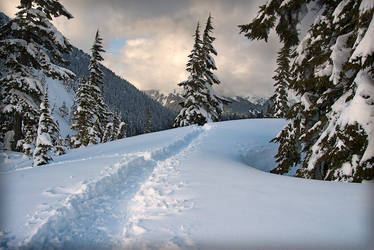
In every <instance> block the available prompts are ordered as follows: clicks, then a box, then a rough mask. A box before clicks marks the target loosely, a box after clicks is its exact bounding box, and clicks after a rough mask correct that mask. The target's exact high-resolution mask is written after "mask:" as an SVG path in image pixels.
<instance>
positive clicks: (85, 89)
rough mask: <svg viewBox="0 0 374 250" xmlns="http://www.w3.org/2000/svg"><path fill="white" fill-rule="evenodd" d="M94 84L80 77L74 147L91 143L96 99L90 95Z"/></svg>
mask: <svg viewBox="0 0 374 250" xmlns="http://www.w3.org/2000/svg"><path fill="white" fill-rule="evenodd" d="M91 88H92V85H89V84H87V82H86V81H85V79H84V78H83V77H81V78H80V81H79V87H78V90H77V93H76V99H75V101H74V103H75V105H76V109H75V111H74V113H73V115H72V121H73V124H72V130H75V131H76V132H77V133H76V134H75V135H73V136H72V138H71V140H72V145H73V147H74V148H78V147H82V146H87V145H88V144H89V143H90V131H91V130H92V127H93V117H94V113H93V107H92V105H94V104H95V100H94V99H93V98H92V96H91V95H90V94H91V93H90V90H91Z"/></svg>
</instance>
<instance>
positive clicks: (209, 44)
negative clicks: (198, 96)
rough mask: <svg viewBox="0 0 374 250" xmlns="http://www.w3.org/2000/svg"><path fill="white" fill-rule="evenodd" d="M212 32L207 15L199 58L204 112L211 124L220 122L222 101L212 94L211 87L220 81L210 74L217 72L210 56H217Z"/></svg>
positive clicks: (210, 20)
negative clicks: (204, 87) (205, 98)
mask: <svg viewBox="0 0 374 250" xmlns="http://www.w3.org/2000/svg"><path fill="white" fill-rule="evenodd" d="M212 32H213V26H212V16H211V15H210V14H209V17H208V20H207V22H206V26H205V30H204V33H203V45H202V48H201V56H202V58H203V60H204V67H203V72H202V74H203V76H204V78H205V86H206V88H207V90H208V94H207V99H208V102H207V105H206V108H207V109H206V110H207V113H208V120H212V121H213V122H217V121H220V120H221V114H222V112H223V101H224V100H223V99H222V98H220V97H219V96H217V95H216V94H215V93H214V89H213V85H214V84H217V85H218V84H220V83H221V82H220V80H219V79H218V77H217V76H216V75H215V74H214V73H213V72H212V71H213V70H217V67H216V63H215V61H214V58H213V56H212V54H213V55H215V56H217V51H216V49H215V48H214V47H213V42H214V40H216V38H214V37H213V36H211V35H210V33H212Z"/></svg>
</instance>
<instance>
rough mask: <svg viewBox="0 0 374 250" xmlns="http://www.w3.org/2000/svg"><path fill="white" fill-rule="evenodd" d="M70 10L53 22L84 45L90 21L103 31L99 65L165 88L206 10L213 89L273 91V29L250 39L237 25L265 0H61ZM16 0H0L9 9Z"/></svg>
mask: <svg viewBox="0 0 374 250" xmlns="http://www.w3.org/2000/svg"><path fill="white" fill-rule="evenodd" d="M60 2H61V3H62V4H63V5H64V6H65V7H66V9H68V10H69V11H70V12H71V13H72V14H73V16H74V18H73V19H71V20H67V19H66V18H65V17H59V18H57V19H56V20H55V21H54V23H55V25H56V26H57V28H58V29H59V30H60V31H62V33H63V34H64V35H65V36H66V37H67V38H68V39H69V40H70V41H71V42H72V43H73V44H74V45H75V46H77V47H79V48H81V49H83V50H84V51H86V52H89V49H90V47H91V45H92V42H93V39H94V35H95V32H96V29H99V30H100V33H101V36H102V37H103V39H104V48H105V49H106V53H105V54H104V58H105V61H104V65H105V66H107V67H109V68H110V69H112V70H113V71H114V72H115V73H117V74H118V75H120V76H122V77H123V78H125V79H127V80H128V81H130V82H131V83H132V84H134V85H135V86H136V87H137V88H139V89H141V90H146V89H159V90H161V91H163V92H170V91H171V90H173V89H176V88H178V86H177V83H178V82H181V81H183V80H185V79H186V78H187V73H186V71H185V65H186V62H187V59H188V58H187V56H188V54H189V53H190V51H191V49H192V46H193V34H194V31H195V28H196V24H197V22H198V21H199V22H200V23H201V24H202V26H203V28H204V26H205V23H206V19H207V18H208V15H209V13H211V15H212V17H213V27H214V31H213V36H214V37H216V41H215V42H214V46H215V48H216V50H217V52H218V56H217V57H215V60H216V65H217V68H218V70H217V71H216V72H215V73H216V75H217V76H218V78H219V79H220V80H221V82H222V83H221V84H220V86H218V87H216V90H217V91H218V92H219V93H220V94H222V95H227V96H235V95H240V96H247V95H257V96H265V97H266V96H270V95H271V94H272V91H273V86H272V85H273V82H272V79H271V78H272V75H273V74H274V73H273V71H274V68H275V58H276V52H277V50H278V48H279V44H278V39H277V37H276V36H275V34H272V35H271V36H270V39H269V42H268V43H265V42H264V41H250V40H248V39H247V38H245V37H244V36H243V35H240V34H239V29H238V27H237V25H239V24H246V23H249V22H250V20H252V19H253V18H254V17H255V16H256V13H257V11H258V6H260V5H262V4H264V3H265V2H266V0H105V1H104V0H61V1H60ZM18 3H19V0H7V1H1V3H0V10H1V11H4V12H5V13H6V14H7V15H9V16H10V17H13V16H14V13H15V12H16V10H17V9H16V8H15V7H16V6H17V4H18Z"/></svg>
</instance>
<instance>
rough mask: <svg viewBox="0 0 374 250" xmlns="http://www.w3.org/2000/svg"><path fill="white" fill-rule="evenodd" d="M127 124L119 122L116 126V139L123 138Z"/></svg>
mask: <svg viewBox="0 0 374 250" xmlns="http://www.w3.org/2000/svg"><path fill="white" fill-rule="evenodd" d="M126 129H127V125H126V123H125V122H121V123H120V124H119V127H118V133H117V139H118V140H119V139H123V138H125V137H126Z"/></svg>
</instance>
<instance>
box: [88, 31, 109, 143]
mask: <svg viewBox="0 0 374 250" xmlns="http://www.w3.org/2000/svg"><path fill="white" fill-rule="evenodd" d="M102 40H103V39H102V38H101V37H100V34H99V31H96V35H95V41H94V44H93V45H92V48H91V60H90V64H89V66H88V70H89V76H88V84H89V85H91V86H92V88H91V93H90V94H91V96H92V98H93V99H94V100H95V105H94V106H93V111H94V113H93V114H94V117H93V130H92V133H91V135H90V143H92V144H96V143H99V142H103V141H104V133H105V130H106V128H107V124H108V123H109V122H110V120H111V119H112V116H113V115H112V114H111V112H110V111H109V109H108V106H107V105H106V104H105V102H104V97H103V95H102V91H103V89H104V83H103V76H104V74H103V72H102V71H101V69H100V62H101V61H103V60H104V59H103V57H102V56H101V54H100V53H102V52H105V50H104V49H103V46H102Z"/></svg>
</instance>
